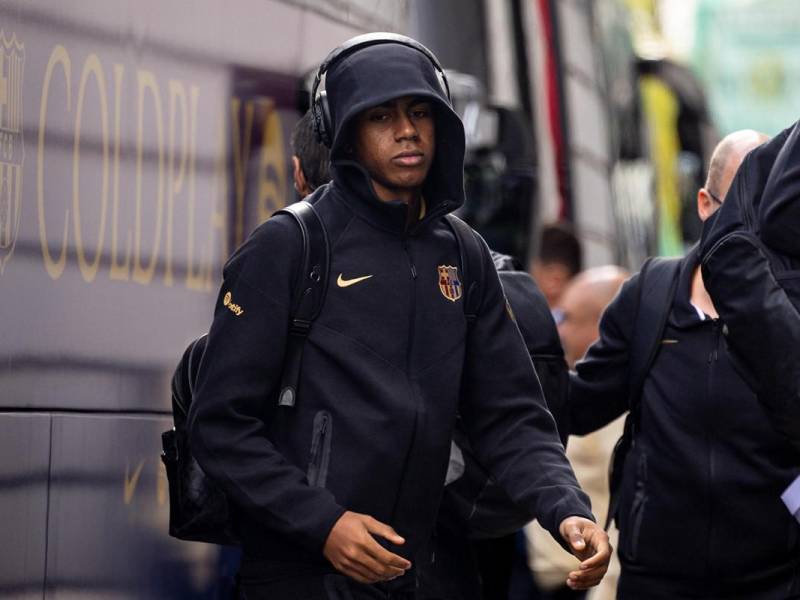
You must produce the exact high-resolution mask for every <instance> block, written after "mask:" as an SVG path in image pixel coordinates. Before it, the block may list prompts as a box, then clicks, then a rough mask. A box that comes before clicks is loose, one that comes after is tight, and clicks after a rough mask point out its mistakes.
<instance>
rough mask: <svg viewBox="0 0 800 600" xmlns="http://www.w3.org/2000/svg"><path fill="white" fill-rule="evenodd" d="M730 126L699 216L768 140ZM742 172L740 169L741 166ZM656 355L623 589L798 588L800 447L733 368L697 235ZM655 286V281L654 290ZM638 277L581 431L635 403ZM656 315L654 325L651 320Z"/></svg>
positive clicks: (618, 318) (598, 360)
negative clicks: (789, 494)
mask: <svg viewBox="0 0 800 600" xmlns="http://www.w3.org/2000/svg"><path fill="white" fill-rule="evenodd" d="M764 139H765V138H764V136H762V135H760V134H757V133H755V132H752V131H743V132H736V133H733V134H730V135H729V136H727V137H726V138H725V139H723V140H722V141H721V142H720V144H719V145H718V146H717V148H716V149H715V151H714V154H713V156H712V159H711V165H710V167H709V173H708V179H707V181H706V185H705V186H704V187H703V188H701V189H700V190H699V191H698V194H697V207H698V213H699V215H700V218H701V219H702V220H703V221H705V220H707V219H708V218H709V217H711V215H712V214H714V213H715V212H716V211H717V209H718V208H719V207H720V205H721V203H722V201H723V199H724V198H725V197H726V194H727V192H728V189H729V187H730V186H731V181H732V180H733V178H734V175H735V174H736V172H737V169H738V168H739V165H740V164H741V163H742V160H743V159H744V157H745V155H747V154H748V152H750V151H751V150H753V149H754V148H756V147H757V146H759V144H761V143H762V142H763V141H764ZM737 179H738V177H737ZM677 282H678V284H677V288H676V291H675V294H674V296H673V298H672V302H671V306H670V309H669V313H668V315H667V320H666V323H665V326H664V329H663V332H661V334H660V344H659V346H658V352H657V354H656V355H655V359H654V361H653V362H652V365H651V366H650V367H649V370H648V372H647V374H646V377H645V379H644V381H643V385H642V387H641V389H640V390H638V391H639V394H640V398H639V401H638V407H639V408H638V410H637V413H638V419H637V422H636V427H635V434H634V438H633V445H632V446H631V449H630V451H629V452H628V454H627V456H626V460H625V464H624V469H623V471H622V480H621V481H622V482H621V485H620V489H619V492H618V493H619V504H618V506H617V509H616V512H615V514H614V515H613V516H614V517H615V520H616V523H617V526H618V528H619V540H620V541H619V558H620V562H621V565H622V574H621V577H620V581H619V588H618V596H617V597H618V598H620V599H623V600H625V599H628V598H637V599H638V598H648V599H650V598H652V599H654V600H658V599H661V598H663V599H665V600H666V599H670V600H672V599H681V598H686V599H688V598H692V599H707V600H710V599H714V600H721V599H734V598H748V599H749V600H758V599H763V600H768V599H773V598H795V597H797V595H798V594H800V576H799V575H798V574H800V553H799V552H798V550H800V544H799V542H800V527H798V523H797V522H796V521H794V519H793V518H792V516H791V515H790V514H789V513H788V511H786V509H785V508H784V507H783V505H782V504H781V500H780V495H781V492H782V491H783V490H784V489H785V488H786V486H787V485H788V484H789V482H791V481H792V479H793V478H794V477H796V476H797V474H798V472H800V465H798V462H797V455H796V454H795V453H794V452H793V451H792V448H791V447H790V445H789V442H788V441H787V440H786V439H784V438H783V437H782V436H781V435H780V433H779V432H778V430H777V429H776V428H775V426H774V424H773V423H772V422H771V421H770V415H769V412H768V411H767V410H766V408H765V405H764V404H763V403H762V402H759V399H758V398H757V397H756V394H755V392H754V391H753V390H752V389H751V388H750V387H749V386H748V384H747V383H746V382H745V380H744V379H743V378H742V376H741V374H740V372H739V370H738V369H737V365H736V361H735V356H734V355H733V354H732V353H731V351H730V348H729V346H728V344H727V343H726V341H725V334H724V330H725V328H724V327H723V326H722V324H721V323H720V322H719V319H718V315H717V309H716V307H715V303H714V302H712V300H711V298H710V297H709V294H708V292H707V291H706V288H705V282H704V278H703V274H702V273H701V271H700V268H699V259H698V249H697V246H695V247H694V248H693V249H692V250H691V251H690V252H689V254H688V255H687V256H686V257H685V258H683V259H681V262H680V270H679V274H678V279H677ZM651 289H652V288H651ZM649 301H652V299H651V298H650V297H649V296H648V295H647V294H642V277H641V275H638V276H634V277H633V278H631V279H630V280H628V281H627V282H626V283H625V285H624V286H623V287H622V290H621V291H620V293H619V295H618V296H617V297H616V298H615V299H614V301H613V302H612V303H611V304H610V305H609V307H608V309H606V312H605V313H604V314H603V318H602V320H601V323H600V339H599V340H598V341H597V342H596V343H595V344H594V345H592V346H591V348H589V351H588V352H587V353H586V356H585V357H584V359H583V360H582V361H580V362H579V363H578V364H577V375H576V376H575V377H574V378H572V381H571V383H572V386H571V388H570V410H571V418H572V420H571V423H572V427H573V430H572V432H573V433H576V434H578V435H582V434H585V433H588V432H591V431H594V430H596V429H598V428H599V427H602V426H603V425H605V424H606V423H608V422H610V421H611V420H613V419H615V418H616V417H617V416H619V415H621V414H623V413H624V412H625V411H626V410H627V409H628V407H629V406H628V400H629V394H630V392H631V390H630V389H629V386H630V385H631V380H632V378H633V377H632V376H633V375H634V374H633V373H632V369H631V365H632V364H633V363H634V361H635V360H636V359H637V358H638V357H636V356H633V354H632V352H631V349H632V348H634V347H637V346H638V344H637V343H636V340H637V339H638V338H637V336H644V337H645V339H646V338H647V337H648V332H646V331H642V330H638V329H636V328H635V327H634V324H637V326H638V322H637V319H636V316H635V315H636V314H637V310H640V308H638V307H639V306H640V305H639V302H649ZM657 325H658V324H657V323H655V322H654V323H653V327H656V326H657Z"/></svg>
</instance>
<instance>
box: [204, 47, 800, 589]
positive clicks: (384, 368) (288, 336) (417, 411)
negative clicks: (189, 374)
mask: <svg viewBox="0 0 800 600" xmlns="http://www.w3.org/2000/svg"><path fill="white" fill-rule="evenodd" d="M798 137H800V131H799V130H797V129H794V128H790V129H787V131H785V132H783V133H782V134H780V135H779V136H776V137H775V138H772V139H768V138H767V137H766V136H764V135H762V134H759V133H756V132H752V131H742V132H736V133H734V134H731V135H729V136H727V137H725V138H724V139H723V140H722V141H721V142H720V143H719V145H718V146H717V147H716V149H715V151H714V154H713V156H712V159H711V162H710V165H709V169H708V176H707V180H706V182H705V185H704V186H703V187H702V188H701V189H700V190H698V192H697V212H698V216H699V218H700V220H702V221H703V222H704V229H703V239H702V240H701V242H700V243H698V244H697V245H696V246H694V247H693V248H692V249H690V250H689V251H688V253H687V254H686V256H684V257H683V258H676V259H656V260H650V261H648V262H647V263H645V265H643V267H642V269H641V271H640V272H639V273H636V274H634V275H633V276H632V277H630V276H629V273H627V272H625V271H624V270H622V269H621V268H618V267H615V266H606V267H599V268H591V269H587V270H582V256H581V249H580V245H579V243H578V242H577V239H576V238H575V236H574V235H573V234H572V232H570V231H569V230H568V229H567V228H565V227H564V226H563V225H553V226H549V227H546V228H545V229H544V230H543V231H542V235H541V236H540V242H541V248H540V252H538V253H537V259H536V261H535V262H534V264H533V265H531V274H528V272H527V271H526V270H525V269H523V268H522V267H523V265H521V264H519V263H518V262H517V261H516V260H515V259H513V258H512V257H508V256H504V255H499V254H497V253H494V252H493V251H492V250H491V249H490V248H488V247H487V246H486V244H485V243H484V242H483V240H482V239H481V238H480V236H477V234H475V233H474V232H473V231H472V230H470V229H469V228H468V227H467V226H466V225H465V224H464V223H463V222H462V221H460V220H459V219H458V218H457V217H454V216H452V215H451V213H453V212H454V211H457V210H458V208H459V206H460V205H461V204H462V202H463V199H464V188H463V169H464V164H463V157H464V129H463V126H462V124H461V121H460V119H459V117H458V115H457V114H456V113H455V112H454V110H453V108H452V103H451V99H450V96H449V88H448V84H447V77H446V74H445V72H444V70H443V69H442V68H441V66H440V65H439V63H438V61H437V59H436V57H435V56H434V55H433V54H432V53H431V52H430V51H429V50H427V49H426V48H425V47H424V46H422V45H420V44H419V43H417V42H416V41H414V40H412V39H410V38H406V37H403V36H396V35H387V34H370V35H367V36H360V37H358V38H354V39H353V40H350V41H349V42H347V43H345V44H344V45H343V46H341V47H339V48H337V49H335V50H334V51H333V52H332V53H331V54H330V55H329V56H328V57H327V58H326V59H325V61H323V63H322V64H321V65H320V67H319V71H318V73H317V77H316V81H315V84H314V89H313V90H312V106H311V109H310V110H309V112H308V113H306V115H304V116H303V118H302V119H301V120H300V121H299V123H298V125H297V127H296V129H295V132H294V135H293V137H292V146H293V151H294V157H293V167H294V185H295V189H296V191H297V193H298V196H299V197H300V198H304V199H305V201H306V202H308V204H309V205H310V207H311V210H312V211H313V213H314V214H315V215H316V216H317V218H318V219H319V221H320V222H321V224H322V228H323V230H324V232H325V235H324V243H325V246H326V248H325V252H323V253H322V255H323V256H324V261H323V262H324V263H325V264H324V265H322V266H321V269H320V265H318V264H306V259H307V256H306V255H305V254H304V252H303V238H304V235H305V233H304V232H303V231H301V230H300V228H298V226H297V223H296V222H295V221H294V220H293V219H292V218H291V217H290V216H289V215H287V214H285V213H278V214H277V215H276V216H274V217H273V218H271V219H269V220H268V221H267V222H265V223H264V224H263V225H261V226H260V227H259V228H257V229H256V231H255V232H253V234H252V235H251V236H250V238H249V239H248V240H247V241H246V242H245V244H244V245H243V246H242V247H241V248H239V249H238V250H237V251H236V252H235V253H234V255H233V256H232V257H231V259H230V260H229V262H228V263H227V265H226V267H225V270H224V276H223V283H222V286H221V289H220V294H219V301H218V303H217V307H216V309H215V314H214V319H213V323H212V325H211V329H210V332H209V336H208V340H207V345H206V349H205V354H204V356H203V360H202V364H201V367H200V369H199V374H198V379H197V382H196V386H195V392H194V396H195V397H194V400H193V402H192V408H191V413H190V419H189V435H190V442H191V447H192V452H193V454H194V455H195V457H196V458H197V460H198V462H199V463H200V465H201V466H202V468H203V470H204V471H205V472H206V473H207V475H208V476H209V477H210V478H212V479H213V480H214V481H215V482H217V483H218V484H219V485H220V487H221V488H222V489H223V490H224V491H225V494H226V496H227V497H228V498H229V499H230V500H231V502H232V504H233V506H234V507H235V509H236V512H237V520H238V525H239V530H240V536H241V544H242V562H241V565H240V568H239V575H238V590H237V592H236V593H237V595H238V597H240V598H245V599H249V600H259V599H269V600H275V599H282V598H298V599H300V598H302V599H304V600H309V599H311V600H313V599H315V598H320V599H342V600H344V599H351V600H359V599H365V598H383V599H388V598H403V599H409V600H410V599H422V600H437V599H438V600H481V599H483V600H495V599H503V600H504V599H505V598H514V599H516V598H520V599H521V598H528V599H531V598H547V599H553V600H555V599H560V598H582V597H585V596H586V595H587V592H588V594H590V596H589V597H591V598H592V599H593V600H597V599H598V598H614V597H619V598H625V599H631V598H633V599H637V598H647V599H652V598H665V599H666V598H706V599H709V600H710V599H721V598H753V599H761V598H763V599H765V600H766V599H773V598H774V599H781V598H794V597H800V523H798V522H797V520H795V517H794V516H793V515H792V512H793V511H791V510H790V509H787V507H786V506H785V505H784V501H783V500H782V498H781V495H782V494H783V493H784V491H785V490H786V489H787V488H788V487H789V486H790V484H791V483H792V482H793V481H794V480H795V479H797V478H798V477H799V476H800V356H798V354H800V315H799V314H798V298H799V297H800V287H798V283H797V282H798V281H800V275H798V274H800V243H799V242H798V240H800V235H798V234H800V199H797V198H796V197H795V196H796V193H795V191H796V190H797V189H798V188H797V186H798V184H800V176H799V175H798V174H799V173H800V168H798V166H797V165H800V155H799V154H798V152H800V142H798V139H797V138H798ZM320 273H323V274H324V276H325V277H326V278H327V280H326V281H325V282H323V284H322V286H321V287H320V286H315V285H314V284H311V283H308V284H307V283H306V279H307V278H308V279H310V280H313V279H314V278H315V277H317V278H319V274H320ZM315 274H316V275H315ZM537 284H538V285H537ZM318 289H321V290H322V292H321V293H322V294H324V296H323V302H322V305H321V310H320V311H319V312H318V314H316V315H314V316H313V319H311V320H309V321H306V322H305V323H303V324H301V325H303V327H304V332H303V334H302V335H303V336H304V337H303V338H302V340H303V341H302V342H301V345H300V346H299V347H300V351H301V352H302V362H301V367H300V371H299V376H298V377H299V384H298V386H297V389H296V390H293V394H292V395H291V399H290V401H285V399H286V396H284V394H283V393H281V395H280V399H278V391H279V389H280V387H281V382H282V379H283V374H284V373H283V371H284V366H285V364H286V363H287V353H288V352H289V351H291V352H295V351H296V348H297V347H298V346H297V344H296V343H294V345H292V344H293V342H292V339H293V336H297V334H298V330H297V328H298V323H297V319H295V318H294V317H295V315H296V314H297V312H296V311H297V310H298V306H300V305H302V303H303V302H304V301H305V300H304V299H305V298H307V297H308V296H310V295H313V294H314V293H317V292H315V290H318ZM232 302H235V304H236V305H237V306H239V307H241V309H242V310H241V312H240V313H238V314H237V313H236V312H234V311H232V310H230V305H231V303H232ZM287 348H292V349H291V350H287ZM273 398H274V400H272V399H273ZM626 415H627V416H626ZM618 440H619V443H618ZM615 446H616V450H615V451H614V453H613V454H614V456H613V459H612V451H613V450H614V447H615ZM609 465H611V467H612V476H611V478H610V482H609V479H608V478H607V472H608V470H609ZM790 502H791V499H790V500H789V501H787V504H789V503H790ZM798 502H800V501H795V503H796V504H797V503H798ZM534 520H535V523H533V521H534ZM611 523H613V524H614V525H615V526H616V528H614V527H613V526H612V528H611V530H610V531H611V542H609V534H608V533H607V532H606V528H607V526H609V525H610V524H611ZM617 531H618V532H617ZM617 539H618V541H617ZM612 546H613V547H616V551H614V550H613V548H612ZM520 564H521V565H522V567H523V575H522V576H521V575H520V572H519V571H518V570H515V568H516V567H519V566H520ZM609 565H611V566H609ZM526 578H527V579H526Z"/></svg>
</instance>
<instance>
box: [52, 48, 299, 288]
mask: <svg viewBox="0 0 800 600" xmlns="http://www.w3.org/2000/svg"><path fill="white" fill-rule="evenodd" d="M203 99H204V96H203V91H202V89H201V87H200V85H198V84H197V83H194V82H192V81H188V80H182V79H178V78H164V79H163V80H162V79H160V78H159V75H158V73H157V72H155V71H154V70H151V69H147V68H144V67H131V66H129V65H125V64H121V63H116V62H115V63H113V64H112V63H110V62H106V61H104V60H103V58H102V57H101V56H100V55H98V54H89V55H88V56H86V57H85V59H83V60H82V63H79V64H75V62H74V60H73V56H72V55H71V54H70V51H69V50H68V49H67V48H66V47H65V46H63V45H56V46H55V47H54V48H53V50H52V52H51V53H50V57H49V60H48V62H47V66H46V68H45V70H44V75H43V78H42V86H41V104H40V108H39V123H38V127H39V129H38V145H37V152H36V201H37V213H38V219H39V241H40V246H41V252H42V259H43V264H44V268H45V270H46V271H47V273H48V274H49V276H50V277H51V278H52V279H54V280H57V279H59V278H61V277H62V276H63V275H64V273H65V270H66V268H67V266H68V264H75V265H77V267H78V270H79V272H80V274H81V277H82V278H83V280H84V281H86V282H93V281H95V280H96V279H97V278H98V277H107V278H108V279H110V280H113V281H129V282H135V283H137V284H140V285H151V284H153V283H154V282H156V283H160V284H163V285H165V286H174V285H176V284H178V285H182V286H184V287H186V288H188V289H192V290H203V291H207V290H211V289H213V288H215V287H216V285H217V282H216V279H217V276H218V273H217V271H216V268H217V265H219V263H220V262H221V260H222V259H223V258H224V257H226V256H227V254H228V252H229V251H230V249H231V248H230V246H231V244H233V245H238V244H240V243H241V242H242V241H243V240H244V237H245V235H246V231H245V226H246V225H245V223H246V221H247V216H248V215H249V216H250V218H251V219H252V218H255V219H257V220H258V221H262V220H264V219H266V218H268V217H269V216H270V215H271V214H272V213H273V212H274V211H275V210H277V209H279V208H281V207H283V206H285V204H286V203H287V200H288V196H289V194H290V192H291V188H290V186H289V185H288V182H287V170H286V169H287V163H286V158H285V153H286V148H285V146H284V135H283V129H282V124H281V120H280V116H279V114H278V112H277V110H276V109H275V106H274V102H273V101H272V100H270V99H269V98H257V99H241V98H238V97H232V98H225V99H224V101H223V102H222V103H221V104H220V103H219V99H218V98H213V97H209V98H207V102H208V103H209V104H210V105H212V106H213V105H214V100H217V104H216V106H220V107H221V108H218V109H216V110H212V113H214V112H216V118H212V119H211V120H210V122H206V121H203V120H201V118H200V115H203V114H206V113H208V108H206V110H205V111H204V107H203ZM89 107H91V108H89ZM65 120H66V121H67V122H69V123H71V127H69V128H68V134H69V135H70V138H71V139H70V140H69V145H68V147H69V149H70V151H71V161H70V163H71V169H68V170H67V173H66V174H65V173H61V172H60V171H59V164H58V160H57V152H56V151H55V150H52V148H53V147H56V146H57V143H58V141H59V135H61V136H63V133H62V131H63V130H64V127H63V126H59V125H60V124H62V123H63V122H64V121H65ZM256 138H258V139H259V140H260V141H261V145H260V146H256V145H254V143H253V140H254V139H256ZM201 140H202V141H201ZM89 148H91V152H90V150H89ZM204 149H205V153H204V151H203V150H204ZM92 152H93V153H94V154H95V155H96V158H95V157H94V156H92V160H91V161H88V160H87V159H86V157H87V156H90V155H91V154H92ZM256 152H257V153H259V154H256ZM253 167H255V168H253ZM248 175H250V176H248ZM65 176H66V177H68V178H69V181H63V179H64V177H65ZM65 190H68V195H67V193H65ZM248 202H253V206H252V208H248V206H247V204H248Z"/></svg>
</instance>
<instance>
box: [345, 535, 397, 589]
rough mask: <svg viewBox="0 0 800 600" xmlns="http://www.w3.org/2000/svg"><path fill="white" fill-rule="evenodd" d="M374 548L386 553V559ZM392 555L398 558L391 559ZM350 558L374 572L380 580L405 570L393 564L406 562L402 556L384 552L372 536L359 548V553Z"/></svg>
mask: <svg viewBox="0 0 800 600" xmlns="http://www.w3.org/2000/svg"><path fill="white" fill-rule="evenodd" d="M376 548H377V550H381V551H383V554H385V555H386V560H384V557H383V555H381V554H380V553H379V552H378V551H377V550H376ZM392 557H395V558H396V559H400V560H399V561H397V560H392ZM352 560H354V561H357V562H358V563H359V564H360V565H361V566H362V567H364V568H366V569H369V571H370V572H371V573H374V574H375V575H376V576H377V577H378V578H379V579H380V580H382V581H383V580H386V579H394V578H395V577H399V576H400V575H403V574H404V573H405V572H406V571H405V568H403V567H400V566H394V564H393V563H394V562H400V561H403V563H408V561H407V560H405V559H404V558H403V557H401V556H397V555H396V554H392V553H391V552H386V550H384V549H383V548H381V547H380V546H379V545H378V543H377V542H376V541H375V540H373V539H372V538H370V539H369V540H367V542H366V543H365V545H364V547H363V548H361V550H360V551H359V553H358V554H357V555H356V556H354V557H353V558H352Z"/></svg>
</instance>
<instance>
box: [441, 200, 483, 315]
mask: <svg viewBox="0 0 800 600" xmlns="http://www.w3.org/2000/svg"><path fill="white" fill-rule="evenodd" d="M445 220H446V221H447V223H448V224H449V225H450V229H452V230H453V234H454V235H455V236H456V241H457V242H458V253H459V255H460V256H459V257H460V259H461V278H462V280H463V282H464V291H465V294H464V314H465V316H466V317H467V325H468V326H470V325H472V323H473V322H474V321H475V319H476V318H477V316H478V311H479V310H480V306H481V303H482V302H483V290H484V289H485V287H486V261H485V259H484V250H483V248H482V247H481V246H483V245H484V244H483V243H482V240H481V239H480V237H479V236H478V234H477V233H476V232H475V230H473V229H472V227H470V226H469V225H467V224H466V223H465V222H464V221H462V220H461V219H459V218H458V217H457V216H455V215H451V214H449V215H446V216H445ZM473 273H474V274H473Z"/></svg>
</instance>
